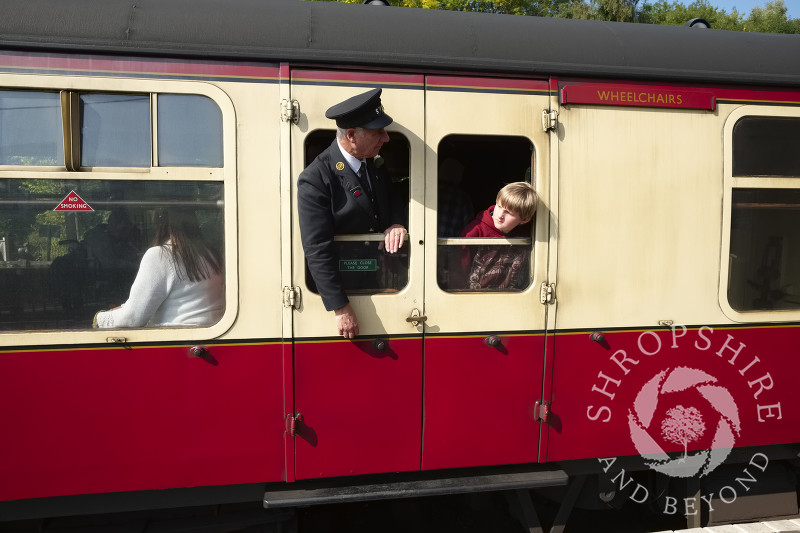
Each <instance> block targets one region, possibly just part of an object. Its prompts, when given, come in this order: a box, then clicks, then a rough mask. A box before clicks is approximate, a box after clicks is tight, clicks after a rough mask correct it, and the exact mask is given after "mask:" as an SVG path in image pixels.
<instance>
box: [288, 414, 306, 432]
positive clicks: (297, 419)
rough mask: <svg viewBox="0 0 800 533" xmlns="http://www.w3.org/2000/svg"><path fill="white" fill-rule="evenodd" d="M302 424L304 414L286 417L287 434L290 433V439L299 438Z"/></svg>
mask: <svg viewBox="0 0 800 533" xmlns="http://www.w3.org/2000/svg"><path fill="white" fill-rule="evenodd" d="M302 424H303V414H302V413H294V414H291V415H286V433H288V434H289V436H290V437H296V436H297V432H298V431H300V426H301V425H302Z"/></svg>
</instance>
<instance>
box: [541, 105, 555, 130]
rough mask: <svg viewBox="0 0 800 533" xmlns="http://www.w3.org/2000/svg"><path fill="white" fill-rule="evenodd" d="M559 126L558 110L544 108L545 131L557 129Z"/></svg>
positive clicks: (543, 121)
mask: <svg viewBox="0 0 800 533" xmlns="http://www.w3.org/2000/svg"><path fill="white" fill-rule="evenodd" d="M556 126H558V111H550V110H549V109H542V129H543V130H544V131H550V130H555V129H556Z"/></svg>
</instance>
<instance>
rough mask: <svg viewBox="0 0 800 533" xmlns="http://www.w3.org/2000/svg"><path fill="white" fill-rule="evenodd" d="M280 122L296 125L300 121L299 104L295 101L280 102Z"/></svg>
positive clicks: (285, 100) (284, 100)
mask: <svg viewBox="0 0 800 533" xmlns="http://www.w3.org/2000/svg"><path fill="white" fill-rule="evenodd" d="M281 120H282V121H283V122H291V123H292V124H297V121H298V120H300V103H299V102H298V101H297V100H288V99H285V98H284V99H283V100H281Z"/></svg>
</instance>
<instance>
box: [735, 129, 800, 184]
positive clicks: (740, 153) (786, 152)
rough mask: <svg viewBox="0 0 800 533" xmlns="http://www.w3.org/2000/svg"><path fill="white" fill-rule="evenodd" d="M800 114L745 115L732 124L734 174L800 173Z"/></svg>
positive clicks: (792, 175) (782, 174) (776, 174)
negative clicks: (793, 115) (798, 116)
mask: <svg viewBox="0 0 800 533" xmlns="http://www.w3.org/2000/svg"><path fill="white" fill-rule="evenodd" d="M798 146H800V118H794V117H759V116H752V117H744V118H742V119H740V120H739V121H738V122H737V123H736V125H735V126H734V127H733V175H734V176H787V177H800V158H798V157H797V147H798Z"/></svg>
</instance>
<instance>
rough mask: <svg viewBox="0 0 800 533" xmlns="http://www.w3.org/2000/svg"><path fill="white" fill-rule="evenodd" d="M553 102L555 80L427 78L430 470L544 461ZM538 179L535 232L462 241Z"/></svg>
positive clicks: (425, 462)
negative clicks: (544, 297) (549, 116)
mask: <svg viewBox="0 0 800 533" xmlns="http://www.w3.org/2000/svg"><path fill="white" fill-rule="evenodd" d="M548 106H549V99H548V86H547V83H546V82H532V81H529V80H502V79H482V78H461V77H458V78H456V77H428V78H427V79H426V112H425V113H426V114H425V123H426V145H427V146H426V149H427V155H426V161H425V165H426V176H427V178H428V179H427V182H426V194H425V197H426V201H427V208H428V210H427V213H426V229H425V242H426V243H428V245H429V246H428V248H427V250H426V266H427V268H426V272H425V314H426V316H427V322H426V326H425V331H426V333H425V340H424V344H425V369H424V372H425V396H424V410H425V416H424V429H423V447H422V466H423V469H437V468H456V467H468V466H481V465H496V464H511V463H524V462H535V461H537V460H538V450H539V431H540V428H539V426H540V423H539V422H538V421H537V417H536V413H535V411H536V409H535V404H536V402H537V401H538V400H540V399H541V397H542V374H543V370H542V366H543V357H544V345H545V343H544V339H545V336H544V329H545V309H546V306H545V305H543V304H542V303H541V302H540V289H541V286H542V283H543V282H544V281H545V275H546V272H547V248H548V217H549V214H548V209H547V199H548V151H549V141H548V134H547V133H545V132H544V131H543V128H542V110H543V109H545V108H548ZM531 180H532V183H533V185H534V187H535V188H536V190H537V192H538V194H539V196H540V201H539V207H538V209H537V212H536V215H535V216H534V218H533V220H532V221H531V222H530V223H529V224H527V226H523V227H527V230H526V232H525V233H524V235H522V236H516V237H514V238H506V239H486V238H483V239H471V240H468V239H460V238H458V236H459V234H460V232H461V230H462V229H463V228H464V226H465V225H466V224H467V223H469V222H470V221H471V220H472V219H474V218H475V217H476V214H479V213H482V212H483V211H485V210H486V209H487V208H488V207H489V206H492V205H494V202H495V198H496V195H497V192H498V190H499V189H500V188H501V187H502V186H503V185H504V184H506V183H509V182H513V181H529V182H531ZM513 269H519V272H516V273H510V270H513ZM493 271H494V273H493ZM495 274H497V275H495Z"/></svg>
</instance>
